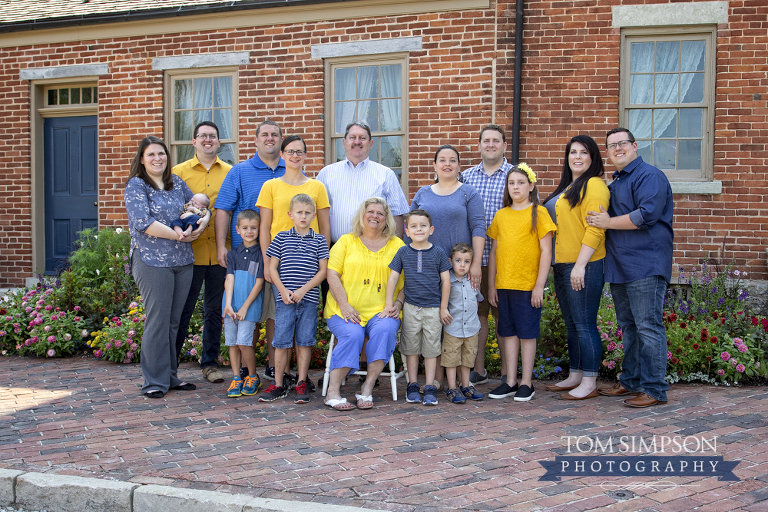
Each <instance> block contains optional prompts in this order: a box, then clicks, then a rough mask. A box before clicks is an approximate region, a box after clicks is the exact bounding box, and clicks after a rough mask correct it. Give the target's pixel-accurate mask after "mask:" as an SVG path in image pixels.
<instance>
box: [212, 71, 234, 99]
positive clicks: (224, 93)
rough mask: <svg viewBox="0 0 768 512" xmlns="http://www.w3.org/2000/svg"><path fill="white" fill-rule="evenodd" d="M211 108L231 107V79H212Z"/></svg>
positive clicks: (228, 77)
mask: <svg viewBox="0 0 768 512" xmlns="http://www.w3.org/2000/svg"><path fill="white" fill-rule="evenodd" d="M213 106H214V107H231V106H232V77H231V76H219V77H216V78H214V79H213Z"/></svg>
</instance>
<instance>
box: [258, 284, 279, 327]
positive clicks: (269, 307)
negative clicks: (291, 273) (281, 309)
mask: <svg viewBox="0 0 768 512" xmlns="http://www.w3.org/2000/svg"><path fill="white" fill-rule="evenodd" d="M272 286H274V285H272V284H270V283H268V282H266V281H264V306H263V308H262V310H261V318H259V323H260V324H263V323H264V322H266V321H267V320H274V319H275V294H274V292H273V291H272Z"/></svg>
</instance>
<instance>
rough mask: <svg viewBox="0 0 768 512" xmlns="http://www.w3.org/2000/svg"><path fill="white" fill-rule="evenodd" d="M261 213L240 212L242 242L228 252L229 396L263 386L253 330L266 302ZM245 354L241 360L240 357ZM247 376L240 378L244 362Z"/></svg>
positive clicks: (225, 317)
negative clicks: (257, 362)
mask: <svg viewBox="0 0 768 512" xmlns="http://www.w3.org/2000/svg"><path fill="white" fill-rule="evenodd" d="M259 220H260V219H259V214H258V212H256V211H255V210H250V209H248V210H243V211H241V212H240V213H238V214H237V226H236V228H235V229H236V230H237V233H238V234H239V235H240V237H241V238H242V239H243V243H242V244H241V245H238V246H237V247H235V248H234V249H232V250H231V251H229V252H228V253H227V277H226V280H225V281H224V305H223V310H224V337H225V338H224V339H225V343H226V345H227V347H229V362H230V367H231V368H232V373H233V374H234V378H233V379H232V383H231V384H230V385H229V389H227V396H228V397H238V396H241V395H255V394H256V392H257V391H258V390H259V387H260V386H261V381H260V380H259V375H258V374H257V373H256V353H255V351H254V350H253V331H254V329H255V327H256V322H258V321H259V318H260V317H261V309H262V305H263V301H264V294H263V293H261V292H262V288H263V287H264V263H263V261H262V257H261V249H260V248H259V245H258V243H257V239H258V236H259ZM241 357H242V360H241ZM243 362H244V363H245V365H246V366H247V367H248V376H247V377H245V379H242V378H241V377H240V367H241V366H242V364H241V363H243Z"/></svg>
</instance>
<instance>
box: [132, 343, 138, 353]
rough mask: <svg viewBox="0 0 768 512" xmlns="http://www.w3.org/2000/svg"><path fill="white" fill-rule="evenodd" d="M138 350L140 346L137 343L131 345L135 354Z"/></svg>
mask: <svg viewBox="0 0 768 512" xmlns="http://www.w3.org/2000/svg"><path fill="white" fill-rule="evenodd" d="M138 348H139V345H137V344H136V343H131V350H133V351H134V352H135V351H136V350H137V349H138Z"/></svg>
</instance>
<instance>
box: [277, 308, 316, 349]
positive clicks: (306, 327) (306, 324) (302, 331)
mask: <svg viewBox="0 0 768 512" xmlns="http://www.w3.org/2000/svg"><path fill="white" fill-rule="evenodd" d="M275 297H277V295H275ZM275 308H276V309H275V336H274V338H273V339H272V346H273V347H275V348H291V347H293V340H294V335H295V338H296V346H297V347H314V346H315V343H317V302H310V301H308V300H306V299H302V300H300V301H299V302H298V303H296V304H286V303H285V302H283V301H282V299H280V300H277V301H276V302H275Z"/></svg>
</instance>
